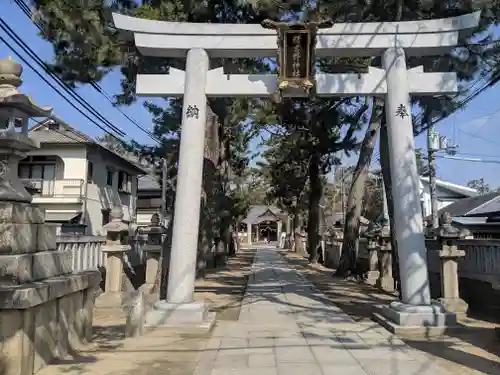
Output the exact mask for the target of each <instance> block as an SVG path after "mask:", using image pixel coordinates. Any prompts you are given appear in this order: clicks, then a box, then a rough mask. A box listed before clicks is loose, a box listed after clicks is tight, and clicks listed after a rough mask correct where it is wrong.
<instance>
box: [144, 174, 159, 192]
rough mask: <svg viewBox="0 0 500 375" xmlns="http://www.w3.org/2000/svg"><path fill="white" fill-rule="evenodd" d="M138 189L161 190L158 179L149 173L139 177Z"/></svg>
mask: <svg viewBox="0 0 500 375" xmlns="http://www.w3.org/2000/svg"><path fill="white" fill-rule="evenodd" d="M138 183H139V185H138V190H161V185H160V183H159V182H158V180H157V179H156V178H155V177H154V176H151V175H149V174H146V175H144V176H141V177H139V181H138Z"/></svg>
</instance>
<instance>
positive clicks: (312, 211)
mask: <svg viewBox="0 0 500 375" xmlns="http://www.w3.org/2000/svg"><path fill="white" fill-rule="evenodd" d="M319 162H320V159H319V155H318V154H314V155H313V156H312V157H311V161H310V162H309V187H310V192H309V216H308V220H307V251H308V253H309V262H310V263H317V262H318V257H319V251H318V250H319V246H320V236H319V215H320V210H319V205H320V201H321V195H322V194H323V183H322V181H321V176H320V170H319Z"/></svg>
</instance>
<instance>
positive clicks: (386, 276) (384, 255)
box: [375, 219, 394, 292]
mask: <svg viewBox="0 0 500 375" xmlns="http://www.w3.org/2000/svg"><path fill="white" fill-rule="evenodd" d="M378 239H379V240H378V245H379V246H378V252H379V253H378V269H379V276H378V279H377V282H376V284H375V285H376V286H377V288H381V289H383V290H385V291H386V292H394V277H393V275H392V261H393V259H392V245H391V228H390V226H389V220H387V219H384V220H383V222H382V228H380V231H379V233H378Z"/></svg>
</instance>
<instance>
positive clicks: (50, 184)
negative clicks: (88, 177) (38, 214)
mask: <svg viewBox="0 0 500 375" xmlns="http://www.w3.org/2000/svg"><path fill="white" fill-rule="evenodd" d="M21 181H22V182H23V183H24V186H25V187H26V188H27V189H28V190H29V191H30V192H31V194H33V196H40V197H80V198H81V197H83V193H84V189H83V187H84V180H82V179H62V180H43V179H32V178H30V179H21Z"/></svg>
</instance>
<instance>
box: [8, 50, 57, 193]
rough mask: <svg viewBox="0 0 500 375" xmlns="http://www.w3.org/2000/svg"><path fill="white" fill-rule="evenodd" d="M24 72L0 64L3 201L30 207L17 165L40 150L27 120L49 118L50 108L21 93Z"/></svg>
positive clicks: (14, 65) (11, 64) (11, 63)
mask: <svg viewBox="0 0 500 375" xmlns="http://www.w3.org/2000/svg"><path fill="white" fill-rule="evenodd" d="M22 72H23V68H22V66H21V65H20V64H17V63H16V62H15V61H14V60H12V59H11V58H9V59H8V60H0V200H3V201H10V202H25V203H30V202H31V200H32V197H31V194H30V193H29V192H28V191H27V190H26V188H25V187H24V185H23V183H22V182H21V180H20V179H19V177H18V164H19V161H20V160H21V159H23V158H24V157H25V156H26V154H27V153H28V152H29V151H31V150H34V149H36V148H38V147H39V145H38V144H37V143H36V142H35V141H33V140H32V139H30V138H29V137H28V120H29V119H30V118H32V117H49V116H50V115H51V113H52V108H51V107H40V106H38V105H36V104H35V103H34V102H33V101H32V100H31V98H30V97H28V96H26V95H24V94H22V93H21V92H19V91H18V88H19V86H21V84H22V82H23V81H22V79H21V74H22Z"/></svg>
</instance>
